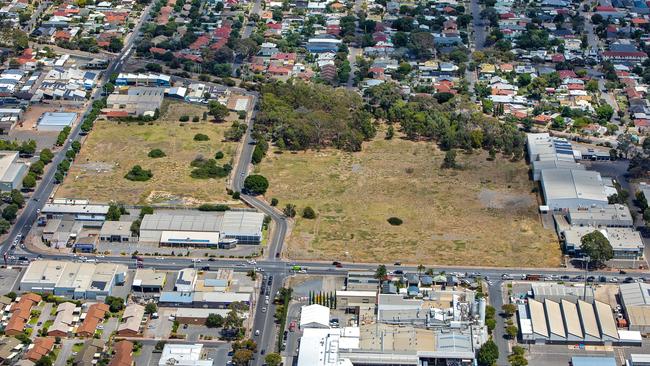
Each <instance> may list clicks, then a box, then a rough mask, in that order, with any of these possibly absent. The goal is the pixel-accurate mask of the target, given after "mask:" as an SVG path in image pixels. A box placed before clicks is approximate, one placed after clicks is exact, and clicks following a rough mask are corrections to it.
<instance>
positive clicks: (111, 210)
mask: <svg viewBox="0 0 650 366" xmlns="http://www.w3.org/2000/svg"><path fill="white" fill-rule="evenodd" d="M151 212H152V213H153V210H152V211H151ZM128 214H129V211H127V210H126V208H125V207H124V205H121V204H120V205H118V204H115V203H111V204H109V205H108V212H107V213H106V220H108V221H120V217H121V216H122V215H128Z"/></svg>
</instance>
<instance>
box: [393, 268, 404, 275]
mask: <svg viewBox="0 0 650 366" xmlns="http://www.w3.org/2000/svg"><path fill="white" fill-rule="evenodd" d="M393 274H396V275H401V274H404V271H402V270H400V269H398V270H396V271H393Z"/></svg>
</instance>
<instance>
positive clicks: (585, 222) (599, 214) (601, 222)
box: [568, 204, 634, 227]
mask: <svg viewBox="0 0 650 366" xmlns="http://www.w3.org/2000/svg"><path fill="white" fill-rule="evenodd" d="M568 219H569V222H570V223H571V225H574V226H593V227H599V226H607V227H634V220H633V219H632V214H630V209H629V208H627V206H625V205H620V204H614V205H604V206H599V207H578V208H572V209H569V215H568Z"/></svg>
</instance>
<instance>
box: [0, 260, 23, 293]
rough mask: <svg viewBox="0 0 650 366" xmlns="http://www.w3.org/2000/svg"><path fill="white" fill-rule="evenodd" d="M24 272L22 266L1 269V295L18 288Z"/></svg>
mask: <svg viewBox="0 0 650 366" xmlns="http://www.w3.org/2000/svg"><path fill="white" fill-rule="evenodd" d="M21 274H22V268H21V267H13V268H2V269H0V295H4V294H7V293H9V292H11V291H16V290H17V289H18V279H19V277H20V276H21Z"/></svg>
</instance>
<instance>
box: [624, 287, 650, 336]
mask: <svg viewBox="0 0 650 366" xmlns="http://www.w3.org/2000/svg"><path fill="white" fill-rule="evenodd" d="M619 298H620V300H621V305H623V310H624V314H625V318H626V319H627V322H628V326H629V329H630V330H634V331H639V332H641V333H642V334H645V335H648V334H650V285H648V284H646V283H624V284H621V285H620V286H619Z"/></svg>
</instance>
